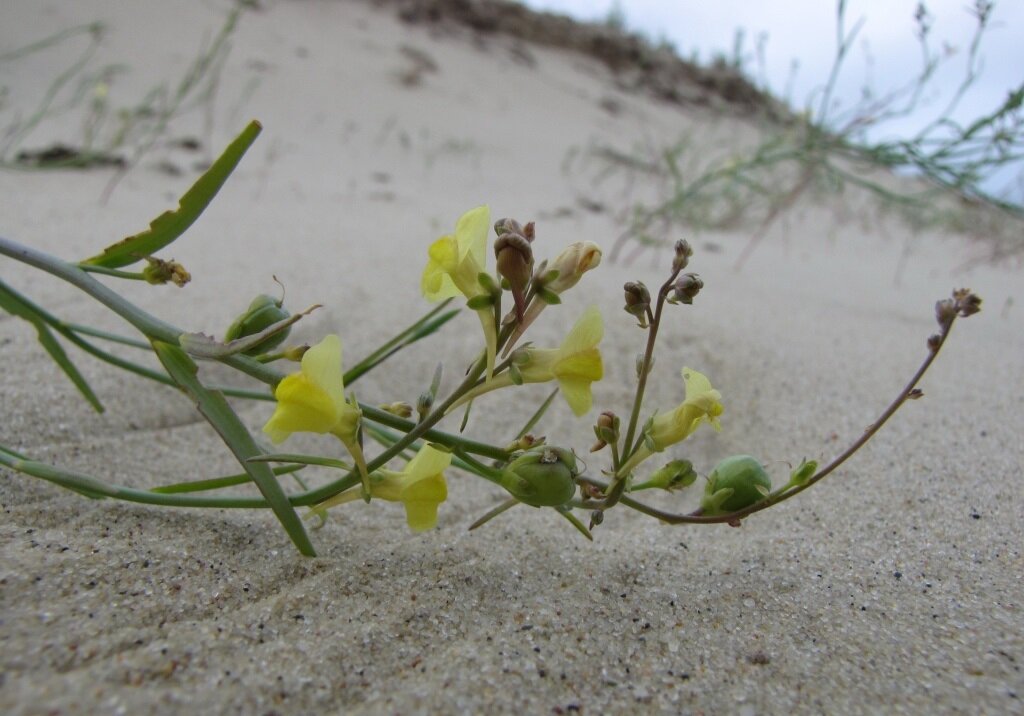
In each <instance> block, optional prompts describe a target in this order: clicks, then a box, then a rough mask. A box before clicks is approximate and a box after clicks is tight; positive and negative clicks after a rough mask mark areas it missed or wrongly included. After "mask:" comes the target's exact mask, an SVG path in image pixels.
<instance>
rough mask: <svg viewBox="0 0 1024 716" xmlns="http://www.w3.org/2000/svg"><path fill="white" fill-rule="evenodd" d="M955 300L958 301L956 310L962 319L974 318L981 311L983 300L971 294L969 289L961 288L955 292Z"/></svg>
mask: <svg viewBox="0 0 1024 716" xmlns="http://www.w3.org/2000/svg"><path fill="white" fill-rule="evenodd" d="M953 298H954V299H955V300H956V310H957V313H959V314H960V317H961V318H967V317H968V316H973V315H974V314H975V313H977V312H978V311H980V310H981V298H980V297H979V296H978V295H976V294H973V293H971V289H969V288H960V289H957V290H956V291H953Z"/></svg>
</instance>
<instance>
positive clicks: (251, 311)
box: [224, 293, 291, 356]
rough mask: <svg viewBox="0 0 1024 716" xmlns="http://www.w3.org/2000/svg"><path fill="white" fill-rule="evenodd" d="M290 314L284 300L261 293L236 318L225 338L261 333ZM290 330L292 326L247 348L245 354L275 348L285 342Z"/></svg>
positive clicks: (257, 353) (226, 339) (228, 339)
mask: <svg viewBox="0 0 1024 716" xmlns="http://www.w3.org/2000/svg"><path fill="white" fill-rule="evenodd" d="M289 315H290V314H289V313H288V311H286V310H285V309H284V306H283V302H282V301H281V300H280V299H276V298H274V297H273V296H268V295H267V294H265V293H261V294H260V295H259V296H257V297H256V298H254V299H253V300H252V303H250V304H249V308H248V310H246V312H245V313H243V314H242V315H240V316H239V317H238V318H236V319H235V322H234V323H232V324H231V326H230V327H229V328H228V330H227V331H226V332H225V333H224V340H225V341H233V340H236V339H238V338H244V337H245V336H251V335H253V334H254V333H259V332H260V331H262V330H263V329H264V328H267V327H268V326H270V325H272V324H274V323H277V322H278V321H283V320H284V319H286V318H288V316H289ZM290 332H291V326H289V327H288V328H286V329H284V330H283V331H279V332H277V333H275V334H274V335H272V336H270V337H269V338H267V339H265V340H262V341H260V342H259V343H257V344H256V345H254V346H252V347H251V348H249V349H248V350H246V351H245V354H246V355H250V356H254V355H259V354H261V353H266V352H267V351H270V350H273V349H274V348H277V347H278V346H279V345H281V344H282V343H284V341H285V339H286V338H287V337H288V334H289V333H290Z"/></svg>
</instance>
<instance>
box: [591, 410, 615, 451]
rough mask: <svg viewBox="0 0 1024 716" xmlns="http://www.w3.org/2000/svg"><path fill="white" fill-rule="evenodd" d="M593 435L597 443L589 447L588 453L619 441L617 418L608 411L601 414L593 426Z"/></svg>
mask: <svg viewBox="0 0 1024 716" xmlns="http://www.w3.org/2000/svg"><path fill="white" fill-rule="evenodd" d="M594 435H596V436H597V442H596V443H594V444H593V446H591V448H590V452H597V451H598V450H601V449H602V448H604V447H605V446H607V445H608V443H613V442H616V441H617V440H618V439H619V417H618V416H617V415H616V414H615V413H613V412H612V411H610V410H606V411H604V412H603V413H601V414H600V415H599V416H597V424H596V425H594Z"/></svg>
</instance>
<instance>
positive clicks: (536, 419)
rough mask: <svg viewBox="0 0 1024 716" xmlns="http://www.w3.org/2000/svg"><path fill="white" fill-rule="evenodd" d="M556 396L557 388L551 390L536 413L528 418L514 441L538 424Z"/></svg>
mask: <svg viewBox="0 0 1024 716" xmlns="http://www.w3.org/2000/svg"><path fill="white" fill-rule="evenodd" d="M556 395H558V388H555V389H554V390H552V391H551V394H550V395H549V396H548V397H547V399H546V400H545V401H544V402H543V403H541V404H540V407H539V408H537V411H536V412H535V413H534V414H533V415H532V416H530V419H529V420H527V421H526V425H524V426H523V429H522V430H520V431H519V434H518V435H516V440H518V439H519V438H521V437H523V436H524V435H526V433H528V432H530V431H531V430H533V426H534V425H536V424H537V423H539V422H540V419H541V418H543V417H544V413H546V412H547V411H548V408H550V407H551V403H552V401H554V399H555V396H556Z"/></svg>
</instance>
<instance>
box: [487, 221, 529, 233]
mask: <svg viewBox="0 0 1024 716" xmlns="http://www.w3.org/2000/svg"><path fill="white" fill-rule="evenodd" d="M494 233H495V234H497V235H498V236H501V235H502V234H520V235H522V233H523V227H522V226H520V224H519V222H518V221H516V220H515V219H498V220H497V221H495V222H494Z"/></svg>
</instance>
